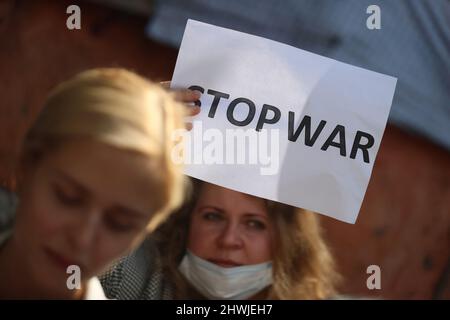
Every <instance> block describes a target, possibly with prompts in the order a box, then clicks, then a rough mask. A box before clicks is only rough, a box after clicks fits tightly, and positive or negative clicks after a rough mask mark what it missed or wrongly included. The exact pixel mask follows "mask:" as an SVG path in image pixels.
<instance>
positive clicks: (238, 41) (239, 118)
mask: <svg viewBox="0 0 450 320" xmlns="http://www.w3.org/2000/svg"><path fill="white" fill-rule="evenodd" d="M396 82H397V79H396V78H393V77H390V76H386V75H383V74H380V73H376V72H372V71H368V70H365V69H362V68H359V67H355V66H352V65H349V64H345V63H342V62H339V61H336V60H333V59H329V58H326V57H323V56H320V55H317V54H313V53H310V52H307V51H304V50H300V49H297V48H294V47H292V46H289V45H285V44H282V43H278V42H275V41H272V40H268V39H264V38H261V37H257V36H253V35H249V34H245V33H242V32H237V31H233V30H229V29H225V28H220V27H216V26H212V25H209V24H205V23H201V22H197V21H193V20H189V21H188V23H187V26H186V30H185V33H184V36H183V41H182V44H181V48H180V52H179V54H178V60H177V63H176V67H175V72H174V75H173V79H172V87H174V88H180V87H181V88H188V87H193V88H196V89H198V90H200V91H202V92H203V94H202V97H201V100H200V101H201V112H200V114H199V115H198V116H196V117H195V118H194V119H193V120H194V128H193V130H192V131H190V133H189V137H188V138H187V139H186V140H185V143H186V145H189V146H191V147H192V148H191V149H189V150H188V152H187V153H186V159H185V161H186V162H187V163H188V165H187V167H186V169H185V172H186V174H188V175H190V176H192V177H195V178H198V179H202V180H204V181H208V182H210V183H214V184H217V185H221V186H223V187H226V188H230V189H233V190H237V191H241V192H245V193H248V194H252V195H255V196H258V197H262V198H266V199H270V200H274V201H278V202H282V203H286V204H289V205H292V206H295V207H301V208H305V209H308V210H312V211H315V212H318V213H321V214H324V215H327V216H330V217H333V218H336V219H339V220H342V221H345V222H348V223H355V221H356V218H357V216H358V212H359V210H360V207H361V204H362V201H363V198H364V194H365V192H366V189H367V185H368V182H369V179H370V175H371V171H372V167H373V164H374V161H375V157H376V154H377V151H378V148H379V146H380V142H381V139H382V136H383V132H384V129H385V126H386V121H387V118H388V115H389V110H390V107H391V103H392V98H393V95H394V91H395V85H396ZM255 157H256V158H255Z"/></svg>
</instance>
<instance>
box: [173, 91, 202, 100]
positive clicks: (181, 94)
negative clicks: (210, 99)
mask: <svg viewBox="0 0 450 320" xmlns="http://www.w3.org/2000/svg"><path fill="white" fill-rule="evenodd" d="M174 94H175V100H177V101H179V102H195V101H197V100H198V99H200V97H201V93H200V92H199V91H194V90H189V89H181V90H174Z"/></svg>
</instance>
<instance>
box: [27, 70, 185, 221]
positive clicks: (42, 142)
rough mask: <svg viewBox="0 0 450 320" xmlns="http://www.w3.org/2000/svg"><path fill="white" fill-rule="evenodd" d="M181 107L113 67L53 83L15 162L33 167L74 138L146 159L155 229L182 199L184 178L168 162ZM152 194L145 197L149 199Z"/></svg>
mask: <svg viewBox="0 0 450 320" xmlns="http://www.w3.org/2000/svg"><path fill="white" fill-rule="evenodd" d="M183 116H184V107H183V106H182V105H181V104H178V103H177V102H175V100H174V99H173V98H172V97H171V95H170V94H169V93H168V92H166V91H165V90H164V89H163V88H162V87H161V86H160V85H158V84H154V83H151V82H150V81H148V80H146V79H144V78H143V77H141V76H139V75H137V74H135V73H133V72H130V71H127V70H124V69H118V68H105V69H93V70H88V71H84V72H81V73H79V74H77V75H76V76H75V77H73V78H71V79H70V80H68V81H65V82H63V83H61V84H60V85H58V86H57V87H56V88H55V89H54V90H53V91H52V92H51V93H50V95H49V96H48V98H47V100H46V103H45V105H44V108H43V109H42V111H41V113H40V114H39V116H38V118H37V120H36V121H35V122H34V124H33V125H32V127H31V128H30V129H29V131H28V133H27V135H26V136H25V139H24V141H23V144H22V146H21V150H20V156H19V157H20V162H21V163H30V162H31V164H34V163H36V161H38V160H39V159H40V158H41V157H42V156H43V155H45V154H46V153H47V152H49V151H51V150H53V149H54V148H58V147H63V145H64V142H66V141H68V140H70V139H75V138H88V139H92V140H94V141H98V142H102V143H105V144H107V145H109V146H113V147H116V148H119V149H123V150H125V151H131V152H136V153H139V154H142V155H144V156H147V157H148V158H149V161H154V162H155V163H156V164H157V167H158V170H155V171H157V172H155V177H154V178H155V179H156V180H157V182H158V186H159V190H155V191H158V196H160V199H156V200H160V201H159V203H160V205H159V206H158V207H159V210H158V212H157V214H155V215H154V218H153V219H152V220H151V222H150V224H149V229H154V228H155V227H156V226H157V225H158V224H159V223H160V222H161V221H163V220H164V219H165V218H166V217H167V216H168V214H169V212H170V211H172V210H174V209H175V208H176V207H178V206H179V205H180V204H181V202H182V200H183V192H184V191H183V179H184V178H183V175H182V171H181V168H180V166H178V165H176V164H174V163H173V162H172V161H171V150H172V147H173V146H174V145H175V143H176V142H175V141H174V140H173V139H172V133H173V131H174V130H176V129H180V128H183V127H184V124H183ZM150 196H152V195H149V197H150Z"/></svg>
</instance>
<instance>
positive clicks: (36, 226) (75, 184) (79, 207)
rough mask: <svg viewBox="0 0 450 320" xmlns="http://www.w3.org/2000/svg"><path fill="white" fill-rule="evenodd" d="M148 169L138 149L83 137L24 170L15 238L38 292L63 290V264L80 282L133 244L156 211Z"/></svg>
mask: <svg viewBox="0 0 450 320" xmlns="http://www.w3.org/2000/svg"><path fill="white" fill-rule="evenodd" d="M154 170H155V168H154V167H152V165H151V163H149V161H148V158H146V157H144V156H143V155H139V154H135V153H131V152H126V151H123V150H120V149H116V148H113V147H109V146H107V145H106V144H102V143H99V142H93V141H88V140H83V141H72V142H68V143H66V144H64V146H63V147H61V148H59V149H58V150H56V151H54V152H51V153H50V154H49V155H47V156H45V157H44V158H43V159H42V160H41V161H39V163H38V164H37V166H36V167H34V168H32V169H29V170H28V171H27V172H26V174H25V176H26V178H25V181H24V185H23V189H22V193H21V197H20V206H19V208H18V212H17V221H16V227H15V230H14V238H15V239H17V242H18V243H19V246H20V252H23V253H24V256H26V257H25V259H27V264H28V266H29V267H30V269H31V274H32V278H33V279H34V281H35V282H36V283H37V284H39V286H40V288H42V290H43V292H46V291H47V292H49V293H52V294H53V293H54V294H55V295H64V293H66V294H67V291H68V289H67V287H66V280H67V277H68V276H69V275H68V274H67V273H66V270H67V267H68V266H69V265H78V266H79V267H80V269H81V279H82V282H83V281H85V280H87V279H89V278H91V277H92V276H94V275H97V274H99V273H101V272H102V271H103V270H104V269H105V268H106V267H107V266H108V265H109V264H110V263H111V262H113V260H114V259H116V258H119V257H120V256H122V255H124V254H126V253H127V252H128V251H130V250H131V249H132V248H133V247H134V246H136V245H137V244H139V242H140V240H141V239H142V238H143V236H145V234H146V226H147V224H148V223H149V221H150V219H151V217H152V214H153V213H154V211H155V208H154V206H155V205H154V203H153V202H152V200H151V195H152V190H153V191H154V190H155V186H153V185H152V180H154V179H152V177H153V176H154V174H152V172H155V171H154Z"/></svg>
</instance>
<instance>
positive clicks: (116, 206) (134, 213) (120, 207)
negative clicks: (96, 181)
mask: <svg viewBox="0 0 450 320" xmlns="http://www.w3.org/2000/svg"><path fill="white" fill-rule="evenodd" d="M54 171H55V172H56V173H57V174H58V175H59V176H61V177H62V178H63V179H65V180H67V181H69V182H70V183H72V184H73V185H74V186H75V187H76V189H78V190H79V191H80V192H81V193H83V194H84V195H86V196H88V197H89V196H90V195H91V194H92V193H91V192H90V191H89V189H87V188H86V187H84V186H83V185H81V184H80V183H79V182H78V181H76V180H75V179H74V178H72V177H70V176H69V175H67V174H66V173H64V172H62V171H61V170H58V169H54ZM111 208H112V209H114V211H118V212H124V213H126V214H127V215H131V216H133V217H135V218H145V216H146V215H145V214H143V213H141V212H139V211H137V210H133V209H131V208H128V207H125V206H123V205H120V204H113V205H112V206H111Z"/></svg>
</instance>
